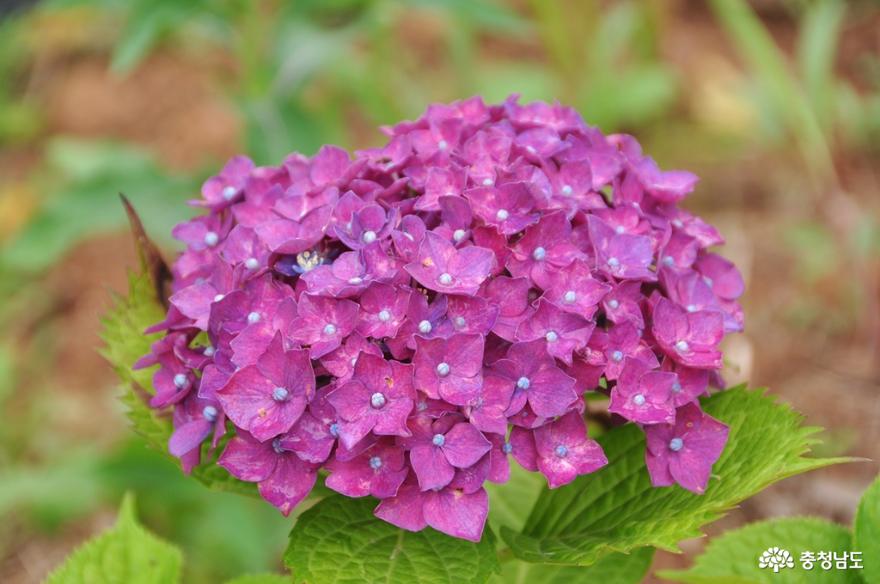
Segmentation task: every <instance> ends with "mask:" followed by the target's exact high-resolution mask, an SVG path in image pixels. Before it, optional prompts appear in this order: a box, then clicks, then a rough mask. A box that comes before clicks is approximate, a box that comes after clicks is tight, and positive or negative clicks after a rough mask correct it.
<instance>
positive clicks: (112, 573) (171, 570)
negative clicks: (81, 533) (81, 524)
mask: <svg viewBox="0 0 880 584" xmlns="http://www.w3.org/2000/svg"><path fill="white" fill-rule="evenodd" d="M182 562H183V558H182V555H181V553H180V550H178V549H177V548H176V547H174V546H173V545H171V544H169V543H167V542H165V541H163V540H161V539H159V538H158V537H156V536H155V535H153V534H151V533H150V532H149V531H147V530H146V529H144V528H143V527H142V526H141V525H140V524H139V523H138V521H137V518H136V517H135V511H134V500H133V498H132V497H131V496H130V495H127V496H126V497H125V499H124V500H123V502H122V508H121V509H120V511H119V519H117V521H116V525H115V526H114V527H113V528H111V529H110V530H109V531H106V532H105V533H103V534H101V535H99V536H98V537H96V538H94V539H92V540H90V541H88V542H86V543H85V544H84V545H83V546H82V547H80V548H79V549H77V550H76V551H74V552H73V554H71V555H70V556H69V557H68V558H67V560H65V562H64V564H63V565H62V566H60V567H59V568H57V569H56V570H55V571H54V572H52V574H50V575H49V578H48V579H47V580H46V582H47V584H67V583H70V584H82V583H83V582H88V583H89V584H105V583H106V584H118V583H119V582H125V583H126V584H169V583H173V582H178V581H179V580H180V566H181V563H182Z"/></svg>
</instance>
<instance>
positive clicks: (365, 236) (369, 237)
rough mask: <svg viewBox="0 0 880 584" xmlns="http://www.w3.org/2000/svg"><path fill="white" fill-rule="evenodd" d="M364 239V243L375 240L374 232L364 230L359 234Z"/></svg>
mask: <svg viewBox="0 0 880 584" xmlns="http://www.w3.org/2000/svg"><path fill="white" fill-rule="evenodd" d="M361 238H362V239H363V240H364V243H373V242H374V241H376V232H375V231H364V234H363V235H362V236H361Z"/></svg>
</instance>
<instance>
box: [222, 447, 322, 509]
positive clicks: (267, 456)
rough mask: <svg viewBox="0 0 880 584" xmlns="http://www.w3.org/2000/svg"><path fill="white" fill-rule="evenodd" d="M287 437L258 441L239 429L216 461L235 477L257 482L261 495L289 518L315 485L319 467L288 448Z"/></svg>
mask: <svg viewBox="0 0 880 584" xmlns="http://www.w3.org/2000/svg"><path fill="white" fill-rule="evenodd" d="M284 441H285V436H278V437H276V438H275V439H274V440H268V441H266V442H259V441H258V440H256V439H254V438H253V437H252V436H250V435H249V434H248V433H247V432H239V433H238V435H237V436H235V437H234V438H233V439H232V440H230V441H229V443H228V444H227V445H226V448H225V449H224V450H223V454H221V455H220V458H219V459H218V460H217V464H219V465H220V466H222V467H223V468H225V469H226V470H228V471H229V473H230V474H231V475H232V476H234V477H235V478H237V479H239V480H242V481H247V482H249V483H258V489H259V491H260V496H261V497H263V498H264V499H265V500H267V501H268V502H269V503H271V504H272V505H274V506H275V507H277V508H278V510H279V511H281V513H282V514H284V516H285V517H286V516H287V515H290V512H291V511H293V508H294V507H296V506H297V505H298V504H299V502H300V501H302V500H303V499H305V498H306V496H308V494H309V493H310V492H311V490H312V487H314V486H315V479H316V478H317V474H316V472H315V469H316V466H315V465H312V464H310V463H308V462H304V461H303V460H301V459H300V458H299V457H298V456H297V455H296V454H295V453H294V452H292V451H290V450H288V449H287V448H285V445H284Z"/></svg>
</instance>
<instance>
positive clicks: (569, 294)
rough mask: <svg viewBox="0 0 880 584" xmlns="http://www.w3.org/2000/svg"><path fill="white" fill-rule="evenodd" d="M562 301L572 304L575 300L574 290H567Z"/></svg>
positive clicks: (575, 293)
mask: <svg viewBox="0 0 880 584" xmlns="http://www.w3.org/2000/svg"><path fill="white" fill-rule="evenodd" d="M562 299H563V300H565V302H566V303H568V304H571V303H572V302H574V301H575V300H577V292H575V291H574V290H569V291H568V292H566V293H565V296H563V297H562Z"/></svg>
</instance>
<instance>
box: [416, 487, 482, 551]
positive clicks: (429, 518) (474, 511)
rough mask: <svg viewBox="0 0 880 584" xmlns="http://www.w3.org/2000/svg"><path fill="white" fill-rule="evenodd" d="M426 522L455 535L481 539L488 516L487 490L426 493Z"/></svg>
mask: <svg viewBox="0 0 880 584" xmlns="http://www.w3.org/2000/svg"><path fill="white" fill-rule="evenodd" d="M424 516H425V521H426V522H427V523H428V525H430V526H431V527H433V528H434V529H436V530H437V531H440V532H443V533H445V534H447V535H451V536H453V537H460V538H462V539H467V540H470V541H480V538H481V537H482V536H483V528H484V527H485V526H486V518H487V517H488V516H489V495H488V494H487V493H486V490H485V489H480V490H478V491H476V492H475V493H471V494H466V493H464V492H463V491H460V490H458V489H443V490H442V491H440V492H431V493H428V494H427V495H426V496H425V504H424Z"/></svg>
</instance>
